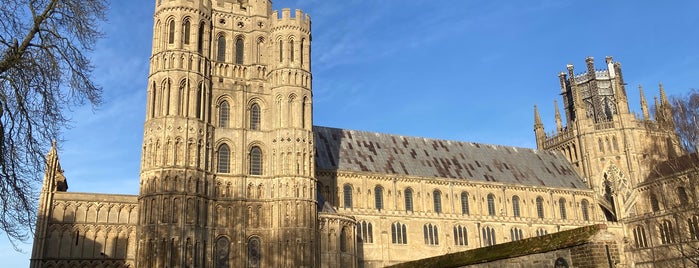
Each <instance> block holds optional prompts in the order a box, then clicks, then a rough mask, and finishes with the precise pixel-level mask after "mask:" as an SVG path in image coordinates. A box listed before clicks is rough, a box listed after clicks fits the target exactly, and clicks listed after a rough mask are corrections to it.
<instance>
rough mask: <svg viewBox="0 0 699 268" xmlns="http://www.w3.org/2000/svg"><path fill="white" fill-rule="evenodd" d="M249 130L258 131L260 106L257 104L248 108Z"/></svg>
mask: <svg viewBox="0 0 699 268" xmlns="http://www.w3.org/2000/svg"><path fill="white" fill-rule="evenodd" d="M250 129H252V130H260V105H258V104H257V103H253V104H252V106H250Z"/></svg>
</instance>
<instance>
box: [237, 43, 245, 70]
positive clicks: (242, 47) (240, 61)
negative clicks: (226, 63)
mask: <svg viewBox="0 0 699 268" xmlns="http://www.w3.org/2000/svg"><path fill="white" fill-rule="evenodd" d="M244 55H245V42H244V41H243V38H242V37H238V38H237V39H235V64H243V57H244Z"/></svg>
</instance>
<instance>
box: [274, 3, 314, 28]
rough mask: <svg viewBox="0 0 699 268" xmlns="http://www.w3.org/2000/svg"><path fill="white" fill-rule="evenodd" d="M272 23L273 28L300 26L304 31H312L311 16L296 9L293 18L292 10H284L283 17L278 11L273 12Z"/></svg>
mask: <svg viewBox="0 0 699 268" xmlns="http://www.w3.org/2000/svg"><path fill="white" fill-rule="evenodd" d="M270 21H271V22H272V25H273V26H298V27H301V28H303V29H310V27H311V16H310V15H308V14H307V13H304V12H303V11H301V10H300V9H296V10H295V11H294V14H293V16H292V13H291V9H289V8H284V9H282V12H281V16H280V14H279V11H278V10H275V11H273V12H272V15H271V16H270Z"/></svg>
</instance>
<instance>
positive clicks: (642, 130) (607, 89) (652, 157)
mask: <svg viewBox="0 0 699 268" xmlns="http://www.w3.org/2000/svg"><path fill="white" fill-rule="evenodd" d="M605 63H606V65H605V67H606V68H604V69H595V62H594V59H593V58H592V57H588V58H587V59H586V60H585V71H584V72H583V73H577V74H576V73H575V71H574V67H573V65H572V64H568V65H567V72H561V73H560V74H559V75H558V78H559V82H560V88H561V91H560V94H561V98H562V101H563V108H564V111H565V119H566V121H565V124H563V122H562V120H561V115H560V113H559V110H558V104H557V103H555V102H554V105H555V106H556V109H555V118H556V130H555V131H554V132H552V133H546V132H545V130H544V125H543V124H542V123H541V119H540V117H539V113H538V110H537V109H536V107H535V110H534V111H535V112H534V113H535V115H534V133H535V136H536V142H537V147H538V148H539V149H545V150H554V151H560V152H561V153H562V154H563V155H565V156H566V157H567V158H568V160H569V161H570V162H571V163H572V164H573V165H574V166H575V167H576V168H577V171H578V173H579V174H580V175H581V176H582V177H583V178H584V179H585V180H586V183H587V184H588V186H589V187H591V188H592V189H594V190H595V192H596V194H597V200H598V203H599V204H600V206H601V207H602V208H603V211H604V212H605V214H606V216H607V218H608V219H609V220H615V221H616V220H619V219H621V218H623V217H626V216H629V215H633V214H635V212H634V210H633V206H634V204H635V202H636V198H637V194H636V193H635V190H633V187H634V186H636V185H638V183H639V182H641V181H643V180H644V179H645V178H646V176H647V175H648V174H649V172H650V167H652V166H653V164H655V163H657V162H659V161H664V160H667V159H668V158H669V157H672V156H676V155H678V154H679V153H680V151H681V149H680V147H679V143H678V138H677V135H676V132H675V130H674V123H673V122H672V116H671V108H670V104H669V102H668V100H667V97H666V96H665V92H664V90H663V88H662V85H661V86H660V95H661V102H659V103H657V101H656V112H655V115H654V118H650V115H649V112H648V106H647V103H646V101H645V97H644V96H643V91H642V90H640V94H641V106H642V110H643V111H642V112H643V116H639V115H636V114H634V113H631V112H630V111H629V103H628V98H627V93H626V83H625V82H624V77H623V75H622V72H621V63H619V62H614V60H613V59H612V57H606V59H605ZM639 88H640V86H639Z"/></svg>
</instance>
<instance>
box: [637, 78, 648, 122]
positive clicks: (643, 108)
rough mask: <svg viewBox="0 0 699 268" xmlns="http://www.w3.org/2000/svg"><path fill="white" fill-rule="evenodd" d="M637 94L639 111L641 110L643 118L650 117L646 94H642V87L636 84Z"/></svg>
mask: <svg viewBox="0 0 699 268" xmlns="http://www.w3.org/2000/svg"><path fill="white" fill-rule="evenodd" d="M638 91H639V93H638V94H639V95H640V96H641V111H642V112H643V120H649V119H650V113H648V102H646V95H645V94H643V87H642V86H641V85H638Z"/></svg>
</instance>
